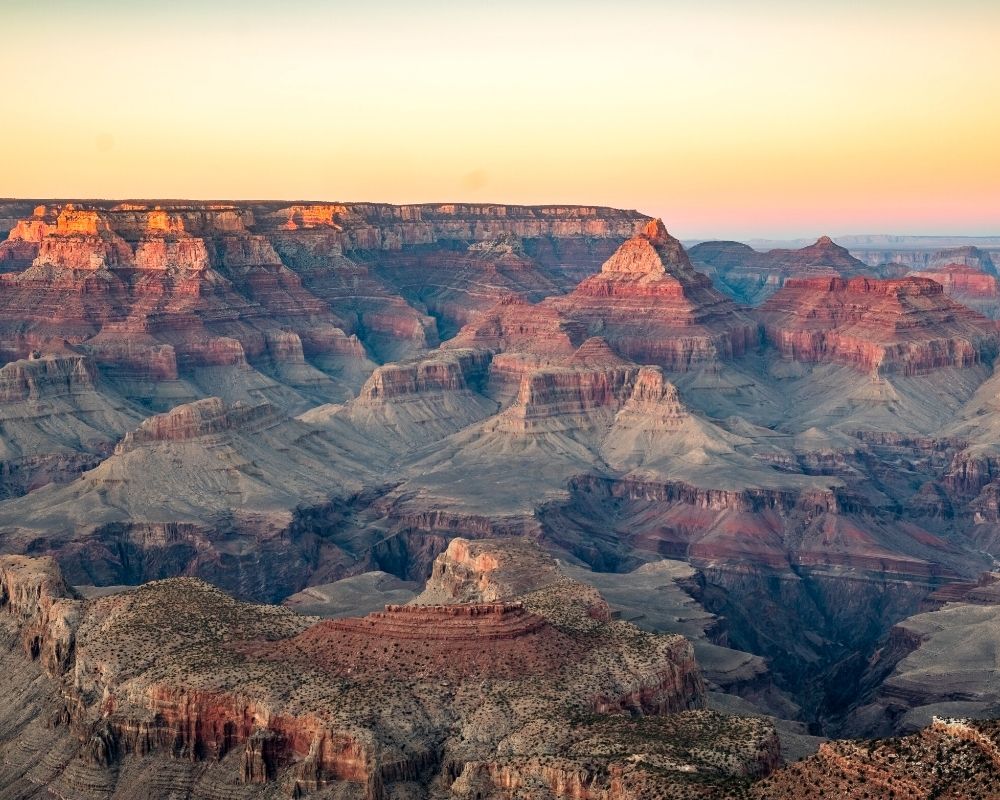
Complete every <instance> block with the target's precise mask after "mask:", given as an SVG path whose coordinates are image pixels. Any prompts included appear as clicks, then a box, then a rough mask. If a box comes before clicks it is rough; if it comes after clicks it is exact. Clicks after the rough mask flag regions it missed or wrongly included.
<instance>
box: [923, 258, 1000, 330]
mask: <svg viewBox="0 0 1000 800" xmlns="http://www.w3.org/2000/svg"><path fill="white" fill-rule="evenodd" d="M991 265H992V262H991ZM912 274H913V275H914V276H915V277H917V278H929V279H930V280H932V281H934V282H935V283H940V284H941V286H943V287H944V293H945V294H946V295H948V296H949V297H950V298H952V299H953V300H955V301H956V302H958V303H961V304H962V305H964V306H968V307H969V308H971V309H973V310H974V311H978V312H979V313H980V314H983V315H984V316H987V317H990V318H991V319H997V318H998V317H1000V286H998V285H997V276H996V275H995V274H993V273H992V272H986V271H984V270H983V269H981V268H979V267H977V266H973V265H970V264H967V263H950V264H943V265H933V266H930V267H928V268H927V269H924V270H921V271H919V272H914V273H912Z"/></svg>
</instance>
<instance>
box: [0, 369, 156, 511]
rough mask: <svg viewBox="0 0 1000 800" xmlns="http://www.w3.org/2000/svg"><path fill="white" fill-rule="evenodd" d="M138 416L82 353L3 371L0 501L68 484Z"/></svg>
mask: <svg viewBox="0 0 1000 800" xmlns="http://www.w3.org/2000/svg"><path fill="white" fill-rule="evenodd" d="M140 418H141V417H140V414H139V413H138V411H137V410H136V409H135V408H133V407H131V406H130V405H129V404H128V403H126V402H125V401H124V400H123V399H122V398H121V397H120V396H118V395H117V394H115V392H113V391H111V390H110V389H109V388H108V387H107V386H105V385H103V384H102V382H101V381H100V379H99V376H98V375H97V371H96V370H95V369H94V366H93V364H92V363H91V362H90V361H89V360H88V359H87V358H85V357H83V356H80V355H77V354H72V353H67V354H65V355H61V356H47V357H44V358H36V359H25V360H20V361H12V362H10V363H8V364H6V365H4V366H3V367H0V425H2V429H0V430H2V432H0V474H2V479H0V496H4V497H8V496H16V495H20V494H24V493H25V492H28V491H30V490H32V489H36V488H38V487H39V486H44V485H45V484H47V483H51V482H55V483H62V482H65V481H68V480H71V479H72V478H74V477H75V476H76V475H78V474H79V473H80V472H82V471H84V470H86V469H89V468H91V467H93V466H96V465H97V463H98V462H99V461H100V460H101V459H102V458H104V457H105V456H107V455H108V454H109V453H110V452H111V450H112V448H113V447H114V445H115V443H116V442H117V441H118V439H119V437H120V436H121V435H122V434H124V433H125V431H126V430H128V429H129V428H131V427H134V426H135V425H136V424H137V423H138V421H139V420H140Z"/></svg>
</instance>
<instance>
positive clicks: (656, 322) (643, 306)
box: [543, 220, 758, 371]
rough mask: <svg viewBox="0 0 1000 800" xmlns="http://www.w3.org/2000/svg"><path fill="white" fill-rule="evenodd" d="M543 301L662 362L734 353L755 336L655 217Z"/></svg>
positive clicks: (684, 363)
mask: <svg viewBox="0 0 1000 800" xmlns="http://www.w3.org/2000/svg"><path fill="white" fill-rule="evenodd" d="M543 305H546V306H550V307H552V308H554V309H556V310H557V311H559V312H560V313H561V314H562V315H563V316H564V317H565V318H567V319H569V320H572V321H575V322H577V323H581V324H583V325H585V326H586V328H587V330H588V331H589V332H590V333H591V334H592V335H600V336H601V337H602V338H604V339H605V340H606V341H607V342H608V344H610V345H611V347H612V348H613V349H614V350H616V351H617V352H618V353H619V354H620V355H622V356H624V357H626V358H629V359H632V360H633V361H636V362H638V363H641V364H657V365H659V366H662V367H664V368H666V369H669V370H678V371H683V370H688V369H692V368H695V367H697V366H699V365H703V364H711V363H715V362H717V361H720V360H727V359H731V358H734V357H736V356H740V355H742V354H743V353H745V352H746V351H747V350H748V349H750V348H752V347H754V346H755V345H756V343H757V340H758V333H757V326H756V324H755V323H754V322H753V320H751V319H750V318H749V317H748V316H747V315H745V314H744V313H743V312H742V311H741V310H740V309H739V308H738V307H737V306H736V305H735V304H734V303H733V302H732V301H731V300H729V299H728V298H725V297H723V296H722V295H721V294H719V292H717V291H716V290H715V289H713V288H712V282H711V280H709V278H707V277H706V276H705V275H702V274H701V273H699V272H696V271H695V270H694V268H693V267H692V265H691V262H690V261H689V260H688V257H687V254H686V253H685V252H684V249H683V247H681V244H680V242H678V241H677V240H676V239H674V238H673V237H672V236H670V235H669V234H668V233H667V231H666V229H665V228H664V227H663V223H662V222H660V221H659V220H656V221H654V222H650V223H649V224H648V225H647V226H646V227H645V229H644V230H643V232H642V233H640V234H639V235H637V236H635V237H633V238H631V239H629V240H628V241H627V242H625V243H624V244H623V245H622V246H621V247H620V248H619V249H618V250H617V251H616V252H615V254H614V255H612V257H611V258H609V259H608V260H607V261H606V262H605V263H604V265H603V266H602V267H601V272H600V273H599V274H598V275H594V276H593V277H591V278H587V279H586V280H585V281H583V282H582V283H581V284H580V285H579V286H578V287H577V288H576V289H574V290H573V291H572V292H571V293H570V294H568V295H566V296H565V297H558V298H550V299H548V300H546V301H545V302H544V303H543Z"/></svg>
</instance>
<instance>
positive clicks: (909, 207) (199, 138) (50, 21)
mask: <svg viewBox="0 0 1000 800" xmlns="http://www.w3.org/2000/svg"><path fill="white" fill-rule="evenodd" d="M0 13H2V14H3V16H2V17H0V35H2V37H3V41H2V43H0V69H2V72H0V74H3V75H4V76H5V77H6V80H5V81H4V83H3V101H2V102H3V108H4V123H3V127H2V129H0V141H2V143H3V145H4V147H3V169H2V172H0V196H20V197H51V196H61V197H66V196H78V197H79V196H83V197H116V198H123V197H191V198H232V199H240V198H289V199H291V198H298V199H306V198H309V199H331V200H332V199H336V200H385V201H391V202H411V201H412V202H416V201H445V200H482V201H496V202H510V203H540V202H566V203H587V204H590V203H595V204H604V205H614V206H621V207H626V208H639V209H641V210H643V211H646V212H648V213H653V214H658V215H661V216H663V218H664V219H665V221H666V222H667V225H668V227H669V228H670V229H671V230H672V231H673V232H675V233H676V234H678V235H680V236H682V237H685V238H688V237H690V238H693V237H699V236H733V237H737V236H741V237H748V236H787V235H816V234H819V233H824V232H828V233H833V234H837V233H851V232H896V233H904V232H913V233H919V232H923V233H951V232H954V233H966V234H997V233H1000V155H998V142H1000V2H977V1H976V0H965V2H952V3H944V2H930V0H911V2H901V1H900V2H897V0H882V2H870V3H860V2H857V3H855V2H849V1H848V0H839V1H838V2H814V3H797V2H791V0H763V1H762V2H757V3H746V2H735V1H732V0H716V1H715V2H712V1H710V0H706V2H701V3H681V2H657V3H653V2H645V1H644V2H636V1H634V0H633V1H631V2H630V1H629V0H626V1H625V2H620V3H616V4H610V3H604V2H601V3H598V2H587V1H586V0H583V2H573V3H571V2H544V1H543V0H538V2H535V3H528V2H518V1H517V0H514V2H508V3H503V4H502V3H499V2H493V3H486V2H477V1H476V0H469V2H464V3H455V2H450V3H449V2H443V1H440V2H421V3H413V2H408V3H403V2H387V1H386V0H369V2H365V3H357V2H352V3H341V2H325V3H324V2H315V1H314V2H304V3H302V4H299V5H295V6H291V5H288V4H281V3H273V2H263V1H262V0H261V1H259V2H254V0H243V2H236V0H216V2H213V3H205V2H194V0H177V1H176V2H174V3H170V4H167V3H161V2H157V3H143V2H138V1H136V0H130V1H129V2H126V0H90V1H89V2H79V1H78V0H27V1H23V0H6V1H5V2H4V3H3V4H2V5H0Z"/></svg>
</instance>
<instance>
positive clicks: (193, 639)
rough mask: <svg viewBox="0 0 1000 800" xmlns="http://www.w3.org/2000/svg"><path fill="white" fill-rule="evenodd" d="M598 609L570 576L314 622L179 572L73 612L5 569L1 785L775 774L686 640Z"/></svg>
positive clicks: (625, 793) (764, 733) (710, 779)
mask: <svg viewBox="0 0 1000 800" xmlns="http://www.w3.org/2000/svg"><path fill="white" fill-rule="evenodd" d="M593 595H594V593H593V591H592V590H588V589H585V588H583V587H580V586H579V585H578V584H576V583H574V582H572V581H568V580H566V579H565V578H563V579H561V580H560V581H559V582H557V583H556V584H553V585H551V586H549V587H547V588H546V589H543V590H536V591H532V592H528V593H527V594H524V595H522V596H520V597H519V598H518V600H516V601H509V602H502V603H493V604H489V603H487V604H482V603H480V604H458V605H450V606H440V605H439V606H419V605H411V606H390V607H388V608H387V609H386V610H385V611H383V612H380V613H376V614H373V615H370V616H368V617H364V618H359V619H346V620H339V621H326V622H319V623H316V622H315V621H314V620H312V619H310V618H308V617H300V616H297V615H295V614H292V613H290V612H288V611H284V610H282V609H279V608H275V607H267V606H252V605H246V604H242V603H238V602H236V601H234V600H232V599H231V598H230V597H228V596H226V595H225V594H223V593H221V592H219V591H218V590H216V589H213V588H211V587H210V586H208V585H207V584H204V583H202V582H200V581H197V580H192V579H174V580H169V581H161V582H157V583H153V584H148V585H145V586H141V587H138V588H136V589H133V590H131V591H128V592H125V593H120V594H111V595H107V596H105V597H101V598H97V599H93V600H89V601H83V600H79V599H77V598H76V597H75V596H74V594H73V592H72V590H70V589H69V587H67V586H66V584H65V583H64V582H63V581H62V578H61V576H60V574H59V572H58V570H57V569H56V568H55V566H54V564H53V563H52V562H51V561H48V562H46V561H37V560H32V559H23V558H6V559H3V560H0V634H2V635H3V636H4V638H5V639H6V640H7V641H8V642H12V643H15V644H14V646H13V647H10V648H5V649H4V655H3V658H2V661H3V665H4V670H3V671H2V675H3V677H2V678H0V684H2V686H3V688H4V690H5V692H6V694H5V696H8V697H11V698H12V699H16V700H17V701H18V705H17V708H18V711H17V714H16V715H15V714H12V713H11V711H12V709H13V706H5V708H4V710H3V711H2V712H0V742H2V746H3V748H4V752H5V753H6V754H7V757H6V760H5V763H4V768H3V770H2V771H0V786H2V787H4V788H5V789H13V788H14V787H19V788H21V789H25V788H29V787H36V788H37V792H46V791H48V792H50V793H51V792H55V793H58V794H63V795H68V794H75V795H76V796H79V795H80V792H87V793H94V794H95V796H110V795H111V794H113V793H115V792H119V793H121V792H126V793H136V792H138V793H139V794H143V795H145V794H148V793H149V792H155V791H156V790H157V787H159V786H160V785H161V784H160V782H161V781H166V782H167V784H166V785H167V786H169V785H175V786H176V785H185V786H189V787H191V789H192V791H198V792H202V793H205V792H208V793H212V792H218V791H220V790H221V789H222V787H229V789H228V791H230V792H231V791H234V790H235V791H238V792H243V793H245V792H247V791H249V790H250V789H251V787H254V786H255V787H256V789H255V790H254V791H256V792H257V793H258V794H259V795H260V796H261V797H268V798H271V797H281V796H285V797H287V796H288V795H289V794H291V795H292V796H296V797H299V796H304V795H308V794H310V793H313V792H318V791H321V790H324V789H325V790H327V791H331V790H334V791H339V792H340V793H341V794H340V795H338V796H351V797H365V798H369V800H384V799H386V798H389V797H391V796H396V791H397V788H398V789H404V788H406V787H411V788H412V787H423V790H424V791H426V790H427V789H428V788H431V787H433V788H435V789H436V790H440V791H449V792H450V793H451V795H452V796H455V797H460V798H472V797H479V798H488V799H489V800H502V799H503V798H508V797H511V796H512V794H511V793H512V792H513V793H517V792H518V787H525V786H535V787H537V788H538V789H539V791H547V792H548V793H549V794H547V795H542V796H550V797H556V798H558V797H566V796H575V795H573V794H572V793H573V792H574V791H576V790H574V789H573V788H572V787H573V786H577V787H582V786H586V787H588V789H587V791H588V793H589V794H588V795H587V796H591V797H599V798H606V800H613V798H617V797H640V796H654V795H655V794H656V793H663V792H669V793H674V792H683V791H685V790H686V788H687V787H692V788H694V787H699V786H705V785H708V786H711V787H714V788H715V789H716V790H718V791H720V792H727V791H728V790H729V789H730V788H732V789H735V788H737V787H739V786H740V785H742V784H744V783H745V782H746V780H747V779H748V778H751V777H756V776H761V775H765V774H767V773H768V772H769V771H770V770H771V769H773V768H774V767H775V766H776V765H777V763H778V760H779V758H780V756H779V750H778V743H777V739H776V737H775V734H774V730H773V728H772V727H771V726H770V725H769V724H768V723H766V722H764V721H763V720H759V719H741V718H735V717H726V716H724V715H721V714H717V713H713V712H707V711H703V710H689V709H698V708H699V707H700V706H701V705H702V703H703V689H702V684H701V678H700V675H699V673H698V670H697V665H696V664H695V663H694V660H693V658H692V655H691V649H690V645H689V644H688V643H687V642H686V641H685V640H684V639H683V638H682V637H678V636H662V635H654V634H648V633H643V632H640V631H638V630H636V629H635V628H633V627H632V626H631V625H629V624H628V623H624V622H615V621H611V620H608V619H607V618H606V617H595V616H594V615H592V614H590V613H588V611H587V609H588V608H589V607H590V606H589V604H590V603H591V598H592V597H593ZM496 648H499V649H500V650H503V651H504V652H506V653H507V655H508V656H510V660H508V659H504V658H492V657H490V653H491V652H492V651H493V650H494V649H496ZM390 650H391V651H392V656H391V657H390V658H388V659H384V653H386V652H388V651H390ZM507 651H509V652H507ZM376 653H379V654H383V655H381V656H376ZM454 656H461V657H460V658H459V657H454ZM380 661H381V663H382V664H383V665H384V667H388V668H389V671H388V672H386V670H385V669H384V668H383V666H379V663H380ZM442 670H443V671H442ZM24 681H27V682H24ZM623 710H626V711H628V712H629V715H623V714H622V713H621V712H622V711H623ZM665 713H666V714H670V715H669V716H664V714H665ZM56 754H60V755H61V757H56ZM691 765H696V766H694V767H693V769H692V767H691ZM692 773H696V774H695V775H692ZM568 793H569V794H568ZM25 796H34V795H31V794H30V793H29V795H25Z"/></svg>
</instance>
